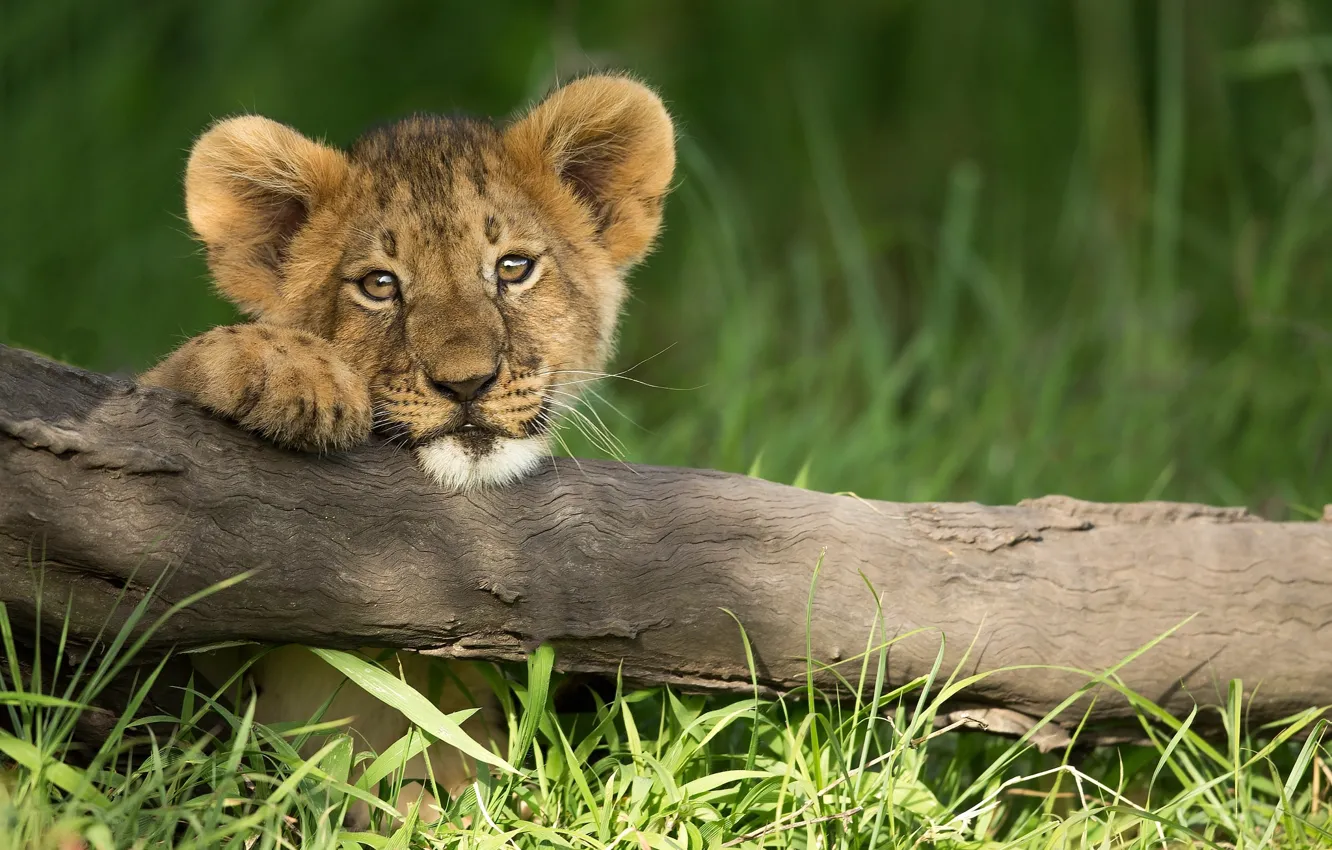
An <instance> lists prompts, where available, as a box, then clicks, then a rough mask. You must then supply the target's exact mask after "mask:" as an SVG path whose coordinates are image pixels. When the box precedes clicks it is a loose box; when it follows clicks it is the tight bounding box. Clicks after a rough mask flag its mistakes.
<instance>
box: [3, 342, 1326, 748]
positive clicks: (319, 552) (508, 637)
mask: <svg viewBox="0 0 1332 850" xmlns="http://www.w3.org/2000/svg"><path fill="white" fill-rule="evenodd" d="M1329 516H1332V513H1330V514H1329ZM820 563H821V567H820V568H819V571H818V576H817V582H816V587H815V591H814V595H813V602H812V606H811V608H810V609H809V611H808V622H809V630H808V640H809V647H810V649H811V650H812V655H813V657H814V658H815V659H817V660H819V661H822V662H826V663H829V664H835V663H836V662H839V661H845V660H846V659H854V657H855V656H857V655H858V654H859V653H862V652H863V651H864V649H865V647H866V644H867V641H869V640H870V639H871V635H872V634H873V635H874V638H873V640H874V642H875V643H879V642H882V641H883V640H884V639H885V635H886V637H887V638H889V639H891V638H895V637H896V638H899V640H897V641H896V642H895V643H893V644H892V646H891V648H890V649H889V651H888V660H887V665H888V676H889V678H890V681H891V683H892V684H894V685H896V684H899V683H902V682H905V681H909V680H911V679H912V678H914V677H916V676H920V675H923V674H925V673H927V672H928V671H929V670H930V668H931V667H932V665H933V664H934V663H935V658H936V654H937V653H938V651H939V647H940V639H941V635H946V638H947V640H946V647H945V654H944V660H943V666H942V670H943V671H944V673H943V675H944V676H946V675H947V674H948V673H949V672H951V671H952V670H953V669H954V668H955V667H958V665H959V664H961V669H960V675H968V674H972V673H977V672H984V671H997V672H994V673H992V674H991V675H989V676H987V677H985V678H983V679H981V680H979V681H977V682H975V683H972V684H970V685H968V686H967V687H966V688H964V689H963V690H962V691H961V692H960V693H959V694H957V696H956V698H955V699H954V700H953V701H952V703H951V705H952V706H953V708H954V709H955V711H956V712H958V713H954V714H945V715H944V716H943V717H942V718H941V720H942V721H943V722H948V721H956V720H958V719H960V718H962V717H964V716H966V717H973V718H976V719H977V720H979V721H980V722H982V723H984V724H986V725H987V726H988V727H989V728H991V729H993V730H994V731H1003V732H1015V731H1016V732H1020V731H1022V730H1023V729H1025V728H1027V726H1028V725H1029V722H1030V721H1029V718H1032V717H1039V716H1041V715H1044V714H1045V713H1046V712H1048V711H1049V710H1051V709H1052V708H1054V707H1055V706H1057V705H1058V704H1059V703H1060V702H1061V701H1063V700H1064V699H1065V698H1066V697H1068V696H1069V695H1070V694H1072V693H1073V692H1075V691H1076V690H1077V689H1078V688H1079V687H1080V686H1082V685H1084V684H1085V683H1086V682H1087V681H1088V677H1087V675H1086V674H1084V673H1080V672H1076V670H1085V671H1092V672H1099V671H1105V670H1107V669H1109V668H1112V667H1114V666H1115V665H1117V664H1119V663H1120V662H1121V661H1122V660H1123V659H1125V658H1126V657H1128V656H1130V655H1131V654H1132V653H1134V652H1135V651H1136V650H1138V649H1140V648H1141V647H1143V646H1144V645H1146V644H1148V643H1150V642H1151V641H1153V640H1154V639H1155V638H1157V637H1158V636H1160V635H1162V634H1163V633H1166V632H1168V631H1170V630H1171V629H1173V628H1175V627H1179V628H1178V629H1177V630H1176V631H1174V632H1173V634H1171V635H1170V636H1169V637H1167V638H1166V639H1165V640H1163V641H1161V642H1160V643H1159V644H1158V645H1156V646H1154V647H1153V648H1152V649H1150V650H1149V651H1148V652H1146V653H1145V654H1143V655H1142V656H1141V657H1138V658H1137V659H1135V660H1133V661H1132V662H1131V663H1129V664H1127V665H1125V666H1124V667H1122V668H1121V669H1120V670H1119V671H1118V674H1117V675H1118V676H1119V677H1120V679H1122V681H1123V683H1124V684H1125V685H1127V686H1128V687H1129V688H1132V689H1133V690H1135V691H1137V692H1139V693H1141V694H1143V695H1144V696H1146V697H1149V698H1151V699H1153V700H1155V701H1157V702H1159V703H1161V704H1162V705H1164V706H1166V707H1167V708H1169V709H1171V710H1172V711H1175V712H1178V713H1185V712H1187V711H1188V710H1189V709H1190V708H1191V707H1192V706H1193V705H1195V704H1201V705H1216V704H1218V703H1219V702H1221V701H1222V700H1223V699H1224V694H1225V692H1226V683H1227V682H1228V681H1229V680H1231V679H1242V680H1243V682H1244V685H1245V689H1246V691H1254V693H1253V695H1252V702H1251V703H1250V704H1249V720H1250V722H1253V723H1257V722H1259V721H1263V720H1269V719H1275V718H1279V717H1282V716H1285V715H1288V714H1291V713H1294V712H1296V711H1299V710H1302V709H1305V708H1308V707H1310V706H1324V705H1332V523H1330V522H1328V521H1327V517H1326V516H1325V518H1324V521H1322V522H1300V523H1274V522H1267V521H1263V520H1261V519H1258V518H1256V517H1254V516H1251V515H1250V514H1248V513H1247V512H1246V511H1245V510H1243V509H1236V508H1216V507H1207V506H1203V505H1192V504H1177V503H1163V502H1151V503H1142V504H1097V503H1091V502H1084V501H1079V500H1076V499H1071V498H1066V497H1062V496H1049V497H1045V498H1041V499H1035V500H1031V501H1027V502H1023V503H1021V504H1019V505H1016V506H1001V507H990V506H983V505H979V504H974V503H965V504H953V503H941V504H898V503H890V502H870V501H864V500H860V499H856V498H853V497H847V496H834V495H826V494H821V493H814V492H808V491H804V490H799V489H795V488H792V487H786V486H782V485H779V484H771V483H767V482H763V481H758V480H754V479H751V478H746V477H743V476H739V475H730V474H723V473H719V472H710V471H702V470H694V469H670V468H660V467H646V466H637V467H630V466H626V465H624V464H615V463H603V462H592V461H582V462H581V463H580V464H577V465H576V464H575V463H574V462H572V461H565V460H561V461H551V462H550V463H548V464H547V467H546V468H545V469H544V470H543V471H542V472H541V473H540V474H538V475H536V476H535V477H534V478H532V479H531V480H529V481H527V482H525V483H524V484H522V485H520V486H516V487H513V488H510V489H505V490H500V491H492V492H484V493H478V494H469V495H448V494H444V493H440V492H438V491H437V488H436V487H434V486H433V485H432V483H431V482H430V481H429V480H427V479H426V478H425V477H424V476H423V475H422V474H421V473H419V472H418V471H417V469H416V467H415V464H414V461H413V458H412V456H411V455H410V454H409V453H406V452H401V451H395V450H394V449H393V448H391V447H389V446H386V445H382V444H379V445H371V446H367V447H364V448H361V449H358V450H356V451H354V452H350V453H347V454H342V455H337V456H329V457H317V456H311V455H301V454H296V453H292V452H288V451H283V450H280V449H277V448H275V447H272V446H269V445H267V444H265V443H263V442H261V441H260V440H258V439H256V438H254V437H252V436H250V435H248V434H246V433H244V432H241V431H239V430H237V429H236V428H234V427H232V426H230V425H228V424H227V423H225V422H221V421H218V420H215V419H213V418H210V417H209V416H207V415H205V414H203V413H201V412H200V411H198V410H196V409H195V408H194V407H193V406H192V405H190V404H189V403H188V402H186V401H184V400H183V399H181V398H180V397H178V396H175V395H173V394H171V393H169V392H166V391H163V390H155V389H142V388H137V387H135V386H134V385H133V384H131V383H128V382H125V381H120V380H116V379H113V378H109V377H106V376H103V375H97V374H92V373H89V372H85V371H81V370H78V369H74V368H71V367H68V366H64V365H61V364H58V363H54V362H52V361H49V360H46V359H44V358H41V357H39V356H37V355H34V354H31V353H28V352H24V351H20V350H16V349H12V348H4V347H0V601H3V603H4V604H5V605H6V606H7V608H8V611H9V614H10V617H11V619H13V620H15V621H16V623H17V624H18V625H19V628H20V633H26V634H28V635H32V634H33V631H32V629H33V627H34V626H37V625H40V628H41V629H42V631H43V632H45V633H46V635H47V636H48V637H49V636H52V635H54V634H56V633H57V631H58V629H59V628H60V625H61V623H62V621H63V619H64V611H65V610H66V603H67V602H68V604H69V606H70V607H69V610H70V611H71V612H72V614H71V619H70V623H69V626H70V633H71V635H72V637H73V638H75V639H76V640H80V641H87V640H90V639H91V638H92V637H93V636H94V635H95V634H96V633H97V631H98V630H99V629H100V628H101V627H102V624H103V622H104V620H106V619H107V618H108V616H110V617H111V620H112V624H113V627H114V625H115V624H116V623H118V622H120V621H121V619H120V618H123V616H124V614H125V613H126V612H127V610H128V605H129V603H136V602H138V601H139V600H141V599H143V598H145V596H151V600H150V603H149V604H150V608H151V610H152V611H153V612H154V613H160V612H161V611H164V610H165V609H166V608H167V607H168V606H169V605H171V604H172V603H173V602H174V601H177V600H180V599H182V598H184V597H185V596H186V595H188V594H191V593H194V592H196V591H199V590H202V589H204V588H207V587H209V586H210V585H213V584H215V583H217V582H219V581H222V580H225V579H228V578H232V577H234V576H236V575H237V574H239V573H242V572H247V571H248V572H251V573H252V574H251V575H250V576H249V577H248V578H247V579H245V580H244V581H241V582H239V583H237V584H235V585H234V586H231V587H229V588H228V589H226V590H222V591H220V592H217V593H215V594H213V595H211V596H208V597H207V598H205V599H203V600H202V601H200V602H198V603H197V604H194V605H192V606H191V607H189V608H187V609H185V610H183V611H181V612H180V613H179V614H177V615H175V616H174V617H172V618H171V619H170V620H169V621H168V622H167V624H166V626H165V627H164V628H162V629H161V630H160V631H159V632H157V633H156V634H155V635H154V636H153V638H152V640H151V642H150V645H149V646H150V649H151V650H154V651H165V650H166V649H168V648H170V647H172V646H177V647H197V646H201V645H205V644H210V643H214V642H219V641H231V640H253V641H261V642H299V643H307V644H316V645H325V646H334V647H356V646H364V645H377V646H392V647H407V648H412V649H419V650H426V651H430V652H433V653H437V654H441V655H446V656H454V657H463V658H483V659H494V660H518V659H521V658H522V657H523V656H524V654H525V653H526V652H528V651H529V650H531V649H533V648H534V647H536V646H537V645H539V644H540V643H542V642H550V643H552V644H553V645H554V646H555V648H556V650H557V657H558V666H559V668H560V669H563V670H566V671H577V672H584V673H593V674H609V675H612V676H613V675H615V674H616V671H618V670H622V671H623V674H624V675H625V676H626V677H627V678H629V679H631V680H634V681H638V682H657V683H669V684H672V685H676V686H680V687H684V688H691V689H709V690H726V691H735V692H749V691H751V689H752V684H751V680H750V672H749V668H748V665H747V663H746V655H745V648H744V644H743V642H742V638H741V632H740V630H739V628H738V627H737V624H736V620H738V621H739V622H740V623H743V624H744V628H745V632H746V633H747V635H748V638H749V640H750V642H751V644H752V647H753V652H754V657H755V661H756V663H757V675H758V680H759V685H760V687H761V688H762V690H763V691H765V692H767V693H773V692H781V691H787V690H790V689H792V688H796V687H800V686H802V685H803V684H804V682H805V678H806V662H805V658H806V657H807V652H806V628H805V624H806V617H807V610H806V606H807V601H808V599H809V590H810V586H811V582H812V581H813V580H814V574H815V567H816V565H818V564H820ZM39 583H40V585H41V594H42V598H43V600H44V603H43V606H42V607H41V610H40V616H39V612H38V608H37V605H36V603H35V598H36V596H37V592H38V584H39ZM155 584H156V589H155V591H153V592H152V593H151V594H150V590H151V589H152V588H153V586H154V585H155ZM871 588H872V590H871ZM122 593H123V594H124V596H125V599H124V600H122V601H121V603H120V605H119V608H117V606H116V603H117V600H118V599H120V597H121V596H122ZM876 595H877V599H876ZM728 612H730V613H728ZM732 614H733V615H734V618H735V619H733V618H732V616H731V615H732ZM38 620H40V621H41V622H40V624H38ZM1186 621H1187V622H1186ZM876 624H877V625H876ZM1181 624H1182V625H1181ZM25 630H26V632H25ZM969 646H970V651H969V654H966V653H968V647H969ZM964 654H965V662H964V663H963V658H964ZM1027 665H1051V666H1048V667H1047V666H1038V667H1033V666H1027ZM1003 668H1009V669H1003ZM1056 668H1076V670H1075V669H1056ZM860 669H861V664H860V661H859V660H851V661H849V662H847V663H843V664H841V665H840V666H837V668H836V670H837V672H838V673H839V674H840V675H842V676H844V677H845V678H846V679H848V680H850V681H851V682H853V683H854V682H855V681H856V679H857V677H858V676H859V673H860ZM870 669H871V672H872V671H873V665H871V667H870ZM816 678H817V680H818V681H819V682H820V683H821V684H822V685H824V686H827V687H828V688H832V687H834V681H835V677H834V676H833V675H831V674H830V673H829V672H828V671H826V670H822V669H820V670H818V671H817V673H816ZM1086 704H1087V703H1086V702H1082V703H1079V704H1078V705H1077V706H1074V707H1073V708H1072V709H1070V710H1069V711H1068V712H1066V713H1065V715H1064V716H1062V717H1061V722H1062V723H1064V724H1067V725H1066V726H1065V727H1064V728H1067V726H1068V725H1075V724H1076V723H1077V722H1078V720H1079V719H1080V718H1081V711H1080V709H1081V708H1082V707H1085V705H1086ZM1210 714H1211V713H1210V712H1204V716H1206V715H1210ZM1131 718H1132V711H1131V709H1130V707H1129V705H1128V704H1127V703H1126V701H1125V700H1123V699H1122V698H1119V697H1117V696H1114V695H1113V694H1112V693H1110V692H1108V691H1107V690H1105V689H1104V688H1102V690H1101V691H1100V693H1099V696H1098V697H1097V699H1096V701H1095V705H1094V706H1093V708H1092V711H1091V715H1090V730H1091V731H1090V732H1089V733H1088V734H1089V737H1088V738H1086V739H1087V740H1094V741H1111V740H1116V739H1119V738H1121V737H1126V738H1133V737H1137V735H1136V734H1135V731H1134V729H1135V727H1134V725H1133V724H1132V722H1131ZM1040 740H1041V742H1042V743H1043V744H1044V745H1046V746H1053V745H1057V744H1058V743H1060V742H1061V740H1063V738H1062V732H1061V731H1060V728H1059V727H1058V726H1055V727H1052V728H1051V729H1049V730H1047V731H1046V732H1045V733H1043V735H1042V737H1041V739H1040Z"/></svg>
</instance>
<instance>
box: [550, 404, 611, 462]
mask: <svg viewBox="0 0 1332 850" xmlns="http://www.w3.org/2000/svg"><path fill="white" fill-rule="evenodd" d="M551 392H552V393H553V394H554V395H562V396H565V397H566V398H570V399H573V401H574V402H575V404H576V403H578V402H580V401H582V399H580V398H579V397H578V396H576V395H573V394H572V393H566V392H562V391H560V390H551ZM560 403H561V404H567V403H565V402H560ZM567 409H568V410H569V412H570V413H573V414H574V415H576V416H578V417H579V418H581V419H582V420H583V421H584V422H586V423H587V424H588V427H590V428H593V429H594V430H596V431H598V433H600V434H601V435H602V436H604V437H605V438H606V440H607V441H608V442H611V443H613V444H614V445H615V446H616V448H617V452H616V454H617V455H618V456H621V457H623V456H624V455H626V454H628V453H629V449H628V447H627V446H625V444H624V442H623V441H622V440H620V438H619V437H617V436H615V434H614V433H612V432H611V429H610V428H608V427H606V423H605V422H603V421H602V419H601V416H600V415H599V414H598V413H597V411H596V409H595V408H593V407H591V406H590V405H589V406H588V408H587V409H588V410H589V411H590V412H591V414H592V416H594V417H596V424H595V425H594V424H593V423H592V421H591V420H590V419H588V417H587V416H586V415H585V414H584V413H583V412H582V411H581V410H579V409H578V408H577V407H576V406H575V405H574V404H569V405H568V407H567Z"/></svg>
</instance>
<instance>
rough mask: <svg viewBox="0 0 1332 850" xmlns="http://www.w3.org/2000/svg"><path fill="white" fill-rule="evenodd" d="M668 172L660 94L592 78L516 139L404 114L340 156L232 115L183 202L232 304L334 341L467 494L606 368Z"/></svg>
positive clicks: (525, 454) (423, 450) (513, 130)
mask: <svg viewBox="0 0 1332 850" xmlns="http://www.w3.org/2000/svg"><path fill="white" fill-rule="evenodd" d="M673 167H674V139H673V131H672V126H671V122H670V118H669V116H668V115H667V113H666V111H665V108H664V107H663V106H662V103H661V101H660V100H659V99H658V98H657V96H656V95H655V94H653V93H652V92H651V91H649V90H648V89H646V88H644V87H643V86H641V85H639V84H638V83H636V82H633V81H631V80H628V79H626V78H623V77H614V76H597V77H588V78H584V79H581V80H578V81H576V82H573V83H570V84H569V85H567V86H565V87H563V88H561V89H559V90H557V91H556V92H555V93H554V94H552V95H551V96H550V97H548V98H547V99H546V100H545V101H544V102H543V103H541V104H539V105H538V106H536V107H535V108H534V109H533V110H532V111H531V112H529V113H528V114H527V115H526V116H524V117H523V118H521V119H519V120H518V121H516V122H514V123H513V124H511V125H510V126H508V127H504V128H501V127H497V126H496V125H494V124H491V123H489V122H483V121H477V120H473V119H467V118H440V117H414V118H409V119H407V120H404V121H401V122H398V123H396V124H392V125H389V126H387V127H384V128H381V129H377V130H374V131H372V132H370V133H367V134H366V135H365V136H363V137H362V138H361V139H359V140H358V141H357V142H356V143H355V144H354V145H353V146H352V147H351V148H350V149H349V150H348V151H345V152H344V151H340V150H336V149H334V148H331V147H328V146H326V145H323V144H320V143H317V142H315V141H312V140H310V139H307V138H305V137H304V136H301V135H300V134H298V133H297V132H295V131H294V130H291V129H289V128H287V127H285V126H283V125H281V124H278V123H276V122H273V121H270V120H268V119H265V118H260V117H255V116H245V117H239V118H232V119H228V120H225V121H223V122H221V123H219V124H217V125H215V126H214V127H213V128H212V129H211V130H209V131H208V132H207V133H206V134H205V135H204V136H203V137H202V138H201V139H200V140H199V142H198V143H197V144H196V145H195V148H194V151H193V153H192V154H191V157H190V164H189V168H188V171H187V175H186V195H187V208H188V212H189V218H190V222H191V224H192V225H193V227H194V229H195V230H196V232H197V233H198V234H199V236H200V237H201V239H202V240H203V242H204V243H205V244H206V245H207V247H208V257H209V265H210V268H211V270H212V272H213V275H214V277H215V279H216V281H217V285H218V287H219V289H220V290H221V291H222V293H223V294H225V295H226V296H227V297H229V298H231V299H232V300H233V301H234V302H235V303H236V304H237V305H238V306H239V307H240V308H241V309H243V310H245V311H246V312H248V313H250V314H251V315H254V316H256V317H257V318H259V319H260V320H261V321H263V322H266V323H271V324H277V325H283V326H289V327H296V328H300V329H302V330H305V331H309V332H311V333H313V334H316V335H317V336H320V337H322V338H324V339H326V340H328V341H329V342H330V343H332V344H333V346H334V347H335V348H336V350H337V351H338V353H339V354H340V355H341V356H342V358H343V359H345V360H346V362H347V363H348V364H350V365H351V366H352V367H353V368H354V369H356V370H357V371H358V372H359V373H360V374H361V375H363V376H364V377H365V379H366V381H367V383H368V384H369V387H370V391H371V398H372V400H373V404H374V408H375V426H376V429H377V430H379V431H381V432H383V433H385V434H387V435H389V436H391V437H392V438H394V439H396V440H399V441H401V442H402V443H404V444H408V445H411V446H413V447H414V448H416V450H417V453H418V457H419V458H420V460H421V462H422V465H423V466H424V468H425V469H426V470H427V471H428V472H431V473H432V474H434V475H435V476H436V477H437V478H438V479H439V480H440V481H441V482H442V483H444V484H445V485H446V486H449V487H451V488H456V489H462V488H466V487H469V486H474V485H477V484H484V483H502V482H505V481H508V480H512V479H513V478H516V477H518V476H520V475H522V474H524V473H525V472H527V471H528V470H530V469H531V468H533V467H534V466H535V465H536V464H537V463H538V462H539V461H540V459H541V458H542V457H543V456H544V455H545V453H546V436H547V434H548V433H549V430H550V429H551V427H552V426H553V424H554V422H555V420H556V419H557V418H558V416H559V413H560V412H561V410H563V409H566V408H567V407H568V405H569V404H571V403H572V402H573V401H575V400H576V397H577V395H578V390H579V388H580V387H581V386H583V385H584V384H585V383H586V382H587V381H588V380H590V379H591V378H592V377H593V376H594V374H595V373H597V372H599V371H600V370H602V369H603V368H604V366H605V364H606V361H607V359H608V358H609V356H610V354H611V349H612V345H613V342H614V336H615V328H616V324H617V320H618V315H619V311H620V306H621V304H622V302H623V300H624V296H625V285H624V276H625V274H626V273H627V272H628V271H629V269H630V268H632V267H633V266H634V265H635V264H636V263H637V262H638V261H640V260H641V259H642V258H643V257H644V256H645V255H646V254H647V252H648V250H649V249H650V247H651V244H652V242H653V239H654V238H655V236H656V234H657V231H658V229H659V227H660V223H661V202H662V199H663V197H664V195H665V193H666V191H667V189H668V187H669V185H668V184H669V182H670V179H671V175H672V171H673Z"/></svg>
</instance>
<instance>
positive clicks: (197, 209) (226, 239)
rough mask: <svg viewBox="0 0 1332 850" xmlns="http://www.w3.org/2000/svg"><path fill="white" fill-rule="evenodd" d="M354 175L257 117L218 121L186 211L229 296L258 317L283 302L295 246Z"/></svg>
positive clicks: (333, 156) (206, 139)
mask: <svg viewBox="0 0 1332 850" xmlns="http://www.w3.org/2000/svg"><path fill="white" fill-rule="evenodd" d="M348 168H349V166H348V162H347V159H346V157H345V156H343V154H342V153H341V152H339V151H336V150H334V149H332V148H330V147H326V146H324V145H321V144H319V143H318V142H314V141H311V140H310V139H307V138H306V137H305V136H302V135H301V134H300V133H297V132H296V131H295V130H292V129H291V128H290V127H286V126H284V125H282V124H279V123H277V122H276V121H270V120H269V119H267V118H261V117H259V116H257V115H244V116H240V117H237V118H228V119H226V120H224V121H220V122H218V123H217V124H214V125H213V127H212V128H211V129H209V130H208V131H207V132H206V133H204V134H203V136H201V137H200V138H199V141H197V142H196V143H195V145H194V150H193V151H192V152H191V153H190V162H189V166H188V167H187V168H186V171H185V208H186V212H187V213H188V215H189V219H190V225H191V226H192V227H193V228H194V231H195V233H197V234H198V235H199V238H200V239H201V240H202V241H203V243H204V244H205V245H206V246H207V248H208V266H209V268H210V270H211V271H212V273H213V278H214V279H215V280H216V281H217V286H218V289H220V290H221V291H222V294H223V295H225V296H226V297H228V298H230V299H231V300H232V301H233V302H235V304H236V306H238V307H240V308H241V309H242V310H243V311H245V312H246V313H249V314H251V315H254V316H258V315H261V314H262V313H264V312H265V311H266V310H269V309H271V308H272V307H274V306H276V305H277V304H278V303H279V302H280V300H281V297H282V296H281V282H282V267H283V264H284V262H285V260H286V255H287V248H288V246H289V245H290V243H291V240H292V238H293V237H295V235H296V234H297V233H298V232H299V231H300V229H301V228H302V227H303V226H304V225H305V223H306V221H307V220H308V219H309V216H310V213H311V211H313V210H314V209H315V208H316V207H317V206H318V205H319V204H321V203H323V202H324V201H326V200H328V199H329V198H330V197H332V195H333V194H334V193H335V192H336V191H337V189H338V187H339V186H341V185H342V181H343V179H344V178H345V177H346V174H347V171H348Z"/></svg>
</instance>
